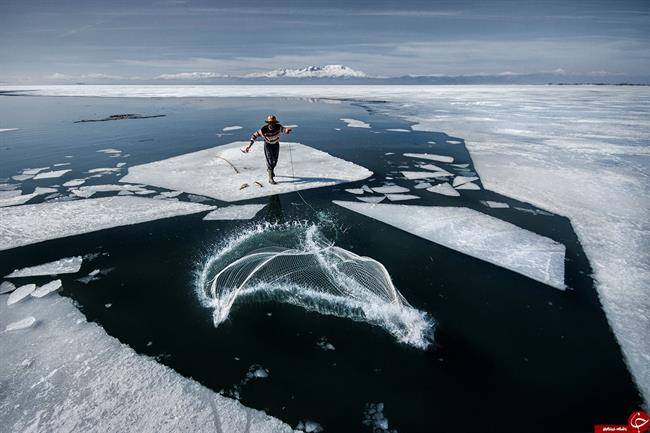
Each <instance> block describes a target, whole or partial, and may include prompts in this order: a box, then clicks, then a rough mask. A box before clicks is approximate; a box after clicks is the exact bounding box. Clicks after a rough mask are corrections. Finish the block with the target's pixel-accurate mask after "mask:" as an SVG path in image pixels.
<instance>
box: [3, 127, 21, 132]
mask: <svg viewBox="0 0 650 433" xmlns="http://www.w3.org/2000/svg"><path fill="white" fill-rule="evenodd" d="M10 131H18V128H2V129H0V132H10Z"/></svg>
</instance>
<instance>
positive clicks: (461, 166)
mask: <svg viewBox="0 0 650 433" xmlns="http://www.w3.org/2000/svg"><path fill="white" fill-rule="evenodd" d="M451 166H452V167H456V168H467V167H469V164H451Z"/></svg>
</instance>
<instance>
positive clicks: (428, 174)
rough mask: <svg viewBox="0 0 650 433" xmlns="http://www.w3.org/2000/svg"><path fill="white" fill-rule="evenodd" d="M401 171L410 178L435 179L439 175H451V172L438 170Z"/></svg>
mask: <svg viewBox="0 0 650 433" xmlns="http://www.w3.org/2000/svg"><path fill="white" fill-rule="evenodd" d="M401 173H402V176H404V177H405V178H407V179H409V180H418V179H434V178H438V177H445V176H451V175H450V174H447V173H442V172H438V171H402V172H401Z"/></svg>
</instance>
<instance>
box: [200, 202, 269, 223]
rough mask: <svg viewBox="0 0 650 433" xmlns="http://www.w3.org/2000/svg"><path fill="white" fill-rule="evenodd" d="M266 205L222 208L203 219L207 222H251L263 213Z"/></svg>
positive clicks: (242, 205)
mask: <svg viewBox="0 0 650 433" xmlns="http://www.w3.org/2000/svg"><path fill="white" fill-rule="evenodd" d="M265 206H266V205H265V204H241V205H232V206H227V207H220V208H217V209H215V210H213V211H212V212H210V213H209V214H207V215H206V216H204V217H203V219H204V220H205V221H222V220H249V219H252V218H253V217H255V215H257V213H258V212H259V211H261V210H262V209H263V208H264V207H265Z"/></svg>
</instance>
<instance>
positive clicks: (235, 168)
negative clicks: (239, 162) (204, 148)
mask: <svg viewBox="0 0 650 433" xmlns="http://www.w3.org/2000/svg"><path fill="white" fill-rule="evenodd" d="M217 158H219V159H223V160H224V161H226V162H227V163H228V164H229V165H230V166H231V167H232V169H233V170H235V173H237V174H239V170H237V167H235V166H234V165H232V162H230V161H228V160H227V159H226V158H224V157H223V156H219V155H217Z"/></svg>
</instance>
